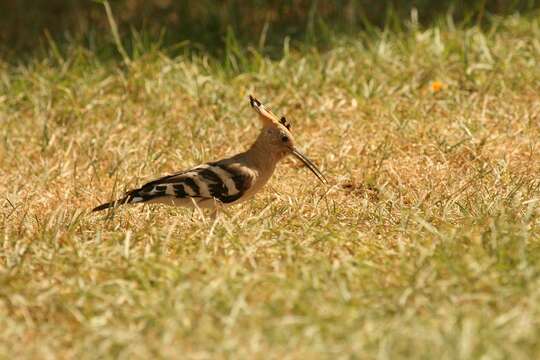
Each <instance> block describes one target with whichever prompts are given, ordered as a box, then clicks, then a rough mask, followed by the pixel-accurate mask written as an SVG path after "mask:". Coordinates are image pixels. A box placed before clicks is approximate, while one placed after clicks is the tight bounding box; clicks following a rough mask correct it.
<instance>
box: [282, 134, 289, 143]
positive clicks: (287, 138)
mask: <svg viewBox="0 0 540 360" xmlns="http://www.w3.org/2000/svg"><path fill="white" fill-rule="evenodd" d="M281 141H283V142H284V143H286V142H288V141H289V137H288V136H282V137H281Z"/></svg>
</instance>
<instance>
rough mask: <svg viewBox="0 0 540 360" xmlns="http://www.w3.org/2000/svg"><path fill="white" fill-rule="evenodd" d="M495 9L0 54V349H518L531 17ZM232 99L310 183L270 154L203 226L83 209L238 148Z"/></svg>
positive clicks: (537, 70) (527, 239) (460, 353)
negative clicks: (239, 42)
mask: <svg viewBox="0 0 540 360" xmlns="http://www.w3.org/2000/svg"><path fill="white" fill-rule="evenodd" d="M492 20H493V21H492V25H490V27H489V28H486V29H484V30H480V29H479V28H475V27H472V28H459V27H458V28H457V29H455V28H454V25H453V24H446V23H445V24H443V23H441V24H439V25H433V26H432V27H429V28H426V29H421V28H415V27H412V28H411V29H410V30H409V31H406V32H403V33H389V32H375V33H373V34H370V35H363V34H359V35H358V36H357V37H355V38H340V37H337V38H335V39H334V40H333V44H334V45H333V46H332V49H331V50H329V51H327V52H324V53H321V52H318V51H317V50H315V49H309V48H306V49H304V50H301V51H300V50H294V49H286V50H285V51H284V56H283V57H282V58H281V59H277V60H270V59H269V58H266V57H264V56H262V55H259V54H258V53H257V52H256V51H254V50H252V49H251V50H249V49H238V48H234V47H233V46H231V49H229V51H228V54H227V57H226V58H225V59H215V58H211V57H205V56H204V55H202V54H201V55H193V56H189V55H185V56H182V57H177V58H170V57H168V56H167V55H166V54H164V53H162V52H160V51H158V50H151V51H147V52H142V53H141V54H140V55H139V56H137V57H133V58H132V59H131V60H130V62H129V64H128V65H126V64H124V63H123V62H122V61H121V60H118V59H117V60H110V59H109V60H106V59H102V58H100V57H98V56H96V55H95V54H94V53H92V52H89V51H88V50H85V49H84V48H83V47H81V46H79V45H77V44H76V43H74V44H72V45H71V47H70V48H69V49H68V50H67V51H64V52H61V51H59V50H58V49H57V48H55V47H54V46H52V47H51V49H50V53H49V55H47V56H45V57H36V58H35V59H34V60H33V61H31V62H29V63H28V64H25V65H8V62H0V119H1V123H2V126H1V127H0V136H1V145H0V179H1V181H0V193H1V194H2V197H1V199H0V204H1V205H0V214H1V216H0V228H1V229H2V236H1V240H0V248H1V251H0V259H1V260H0V329H1V330H0V357H1V358H6V359H7V358H100V359H102V358H150V357H155V356H157V357H158V358H178V357H183V358H194V359H205V358H276V359H277V358H290V359H293V358H361V359H370V358H373V359H375V358H376V359H399V358H418V359H432V358H441V359H456V358H463V359H474V358H483V359H503V358H512V359H528V358H535V357H538V355H539V354H540V345H539V342H538V339H539V336H540V305H539V304H540V241H539V240H540V238H539V235H540V223H539V215H540V212H539V208H538V205H539V202H540V190H539V189H540V180H539V176H538V174H540V156H539V153H540V152H539V150H540V149H539V144H538V139H540V125H539V124H540V122H539V120H540V118H539V116H540V100H539V98H538V94H539V93H540V66H539V65H540V64H539V60H538V59H540V42H539V40H538V39H540V22H539V20H540V19H539V18H538V17H534V16H531V17H527V18H523V17H519V16H511V17H507V18H500V19H492ZM9 63H10V64H12V62H11V61H10V62H9ZM249 93H253V94H255V95H257V96H258V97H259V98H260V99H261V100H263V101H265V102H267V103H269V104H270V105H271V107H272V108H273V109H274V110H275V112H277V113H278V114H281V113H284V114H287V117H288V118H289V119H290V120H291V121H292V122H293V131H294V132H295V134H296V136H297V140H298V143H299V144H300V147H301V148H303V149H304V150H305V151H306V153H307V154H308V155H310V156H311V157H312V158H313V159H314V160H315V161H316V162H317V163H318V164H319V165H320V167H321V168H322V169H323V171H324V172H325V174H326V175H327V177H328V178H329V179H330V183H331V184H330V186H328V187H327V188H324V187H322V186H321V185H319V184H318V182H317V180H316V179H315V178H314V177H313V176H312V175H311V174H310V173H309V172H307V171H306V170H305V169H303V168H302V167H301V166H299V164H297V163H296V162H295V161H294V160H293V159H288V160H286V161H284V162H283V163H282V164H281V165H280V166H279V169H278V170H277V173H276V174H275V175H274V177H273V179H272V181H271V183H270V184H269V186H267V188H266V189H265V191H263V192H262V193H260V194H259V195H258V196H257V197H256V198H255V199H253V200H252V201H250V202H248V203H244V204H242V205H238V206H236V207H233V208H231V209H230V211H229V212H230V213H231V214H230V216H228V217H225V218H224V219H222V220H221V221H220V222H219V223H216V224H212V223H211V222H203V221H202V220H201V219H200V218H198V217H197V216H193V214H192V213H191V211H190V210H185V209H175V208H171V207H163V206H159V205H156V206H142V207H140V206H133V207H125V208H122V209H118V210H117V211H115V212H114V213H109V214H106V213H99V214H92V213H89V209H90V208H92V207H93V206H95V205H96V204H98V203H100V202H101V201H105V200H108V199H110V198H112V197H115V196H118V195H119V194H120V193H121V192H122V191H124V190H126V189H128V188H130V187H133V186H137V185H138V184H141V183H142V182H143V181H145V180H149V179H151V178H153V177H155V176H158V175H161V174H165V173H168V172H171V171H174V170H177V169H182V168H185V167H188V166H190V165H193V164H197V163H199V162H202V161H209V160H213V159H218V158H220V157H222V156H225V155H228V154H232V153H234V152H236V151H240V150H242V149H244V148H245V147H246V146H248V145H249V143H250V142H251V141H252V140H253V139H254V137H255V136H256V134H257V131H258V124H257V121H256V118H255V116H254V114H253V113H252V112H251V110H250V109H249V108H248V104H247V94H249Z"/></svg>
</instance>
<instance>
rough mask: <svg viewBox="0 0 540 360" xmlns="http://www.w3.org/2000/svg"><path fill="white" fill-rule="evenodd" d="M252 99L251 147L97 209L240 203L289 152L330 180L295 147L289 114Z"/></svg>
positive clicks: (211, 206)
mask: <svg viewBox="0 0 540 360" xmlns="http://www.w3.org/2000/svg"><path fill="white" fill-rule="evenodd" d="M249 104H250V105H251V108H252V109H253V110H255V112H256V113H257V114H258V117H259V119H260V121H261V124H262V128H261V131H260V133H259V135H258V137H257V139H256V140H255V142H254V143H253V144H252V145H251V146H250V147H249V148H248V149H247V150H246V151H244V152H241V153H239V154H237V155H234V156H231V157H228V158H225V159H222V160H219V161H213V162H208V163H205V164H202V165H198V166H195V167H193V168H191V169H188V170H184V171H179V172H176V173H173V174H170V175H166V176H163V177H161V178H158V179H156V180H153V181H150V182H148V183H146V184H144V185H142V186H141V187H139V188H137V189H133V190H130V191H127V192H126V193H125V195H124V196H123V197H122V198H120V199H118V200H114V201H111V202H107V203H104V204H101V205H99V206H97V207H95V208H94V209H93V210H92V211H101V210H105V209H108V208H114V207H117V206H119V205H124V204H138V203H161V204H167V205H174V206H184V207H189V208H199V209H214V210H216V209H218V208H221V207H224V206H229V205H234V204H238V203H240V202H243V201H245V200H247V199H250V198H252V197H253V196H254V195H255V194H256V193H258V192H259V191H260V190H261V189H262V188H263V187H264V185H265V184H266V183H267V182H268V180H269V179H270V178H271V176H272V174H273V173H274V170H275V168H276V165H277V164H278V162H279V161H280V160H282V159H283V158H285V157H286V156H287V155H293V156H295V157H296V158H298V159H299V160H300V161H301V162H302V163H303V164H304V165H305V166H306V167H307V168H308V169H309V170H310V171H311V172H312V173H313V174H315V176H316V177H317V178H318V179H319V180H320V181H321V182H322V183H323V184H328V180H327V179H326V178H325V176H324V175H323V174H322V172H321V171H320V170H319V168H318V167H317V166H316V165H315V164H314V163H313V162H312V161H311V160H310V159H309V158H308V157H307V156H306V155H304V154H303V153H302V152H300V150H298V148H297V147H296V145H295V141H294V137H293V135H292V133H291V124H290V122H289V121H288V120H287V118H285V116H282V117H281V118H279V117H277V116H276V115H274V114H273V113H272V112H271V111H270V109H268V108H266V107H265V106H264V105H263V104H262V103H261V102H260V101H259V100H257V99H256V98H254V97H253V96H251V95H249Z"/></svg>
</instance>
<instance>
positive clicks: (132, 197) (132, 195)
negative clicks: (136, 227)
mask: <svg viewBox="0 0 540 360" xmlns="http://www.w3.org/2000/svg"><path fill="white" fill-rule="evenodd" d="M139 190H140V189H136V190H131V191H129V192H128V193H126V196H124V197H123V198H121V199H118V200H114V201H111V202H108V203H105V204H101V205H99V206H96V207H95V208H93V209H92V212H95V211H101V210H105V209H108V208H112V207H115V206H119V205H124V204H131V203H137V202H141V201H142V200H143V199H142V198H141V197H139V196H137V194H138V192H139Z"/></svg>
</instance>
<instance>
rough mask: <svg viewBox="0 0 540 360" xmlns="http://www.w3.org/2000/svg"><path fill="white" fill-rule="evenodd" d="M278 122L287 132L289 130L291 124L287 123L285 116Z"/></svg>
mask: <svg viewBox="0 0 540 360" xmlns="http://www.w3.org/2000/svg"><path fill="white" fill-rule="evenodd" d="M279 122H280V123H281V125H283V126H285V127H286V128H287V130H289V131H290V130H291V124H290V123H289V122H288V121H287V118H285V116H282V117H281V119H279Z"/></svg>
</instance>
